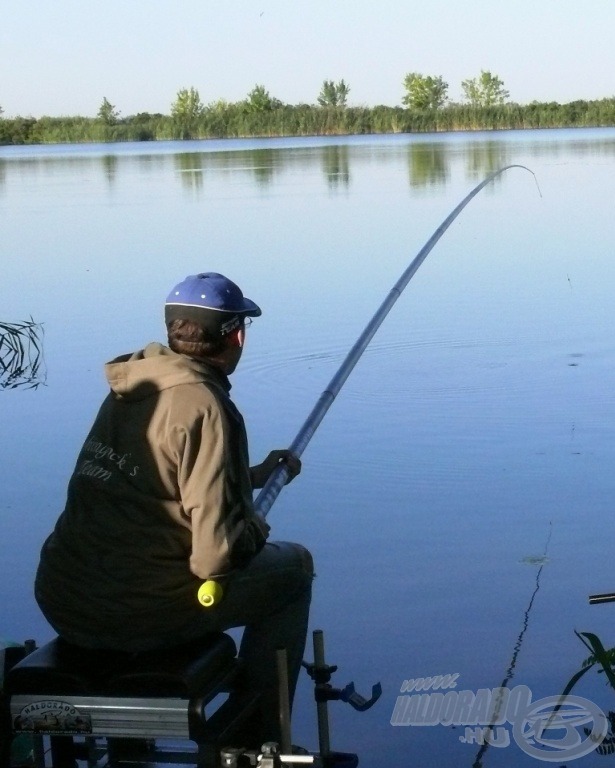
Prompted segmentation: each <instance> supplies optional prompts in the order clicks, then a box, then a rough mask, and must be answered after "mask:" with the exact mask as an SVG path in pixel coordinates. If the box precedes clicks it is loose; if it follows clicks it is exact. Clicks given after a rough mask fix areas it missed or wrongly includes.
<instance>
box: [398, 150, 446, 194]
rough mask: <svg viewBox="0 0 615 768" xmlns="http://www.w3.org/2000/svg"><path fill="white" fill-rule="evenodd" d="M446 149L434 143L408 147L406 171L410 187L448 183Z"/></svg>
mask: <svg viewBox="0 0 615 768" xmlns="http://www.w3.org/2000/svg"><path fill="white" fill-rule="evenodd" d="M447 154H448V151H447V148H446V145H445V144H441V143H439V142H438V143H436V142H427V141H425V142H417V143H411V144H409V145H408V171H409V174H410V186H411V187H433V186H440V185H444V184H445V183H446V182H447V181H448V176H449V168H448V164H447Z"/></svg>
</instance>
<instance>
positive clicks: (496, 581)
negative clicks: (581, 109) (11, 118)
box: [0, 129, 615, 768]
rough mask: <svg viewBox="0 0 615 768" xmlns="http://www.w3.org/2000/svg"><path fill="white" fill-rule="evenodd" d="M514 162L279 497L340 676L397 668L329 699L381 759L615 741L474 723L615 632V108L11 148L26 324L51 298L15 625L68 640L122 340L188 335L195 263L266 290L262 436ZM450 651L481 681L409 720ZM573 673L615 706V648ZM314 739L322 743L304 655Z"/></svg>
mask: <svg viewBox="0 0 615 768" xmlns="http://www.w3.org/2000/svg"><path fill="white" fill-rule="evenodd" d="M508 164H522V165H525V166H527V167H528V168H530V169H531V170H532V171H533V172H534V173H535V175H536V179H537V181H538V185H537V184H536V181H535V180H534V178H533V177H532V175H531V174H530V173H529V172H528V171H527V170H523V169H520V168H512V169H510V170H508V171H506V172H505V173H504V174H503V175H502V176H500V177H499V178H498V179H497V180H496V181H495V182H493V183H491V184H490V185H489V186H488V187H486V188H485V189H484V190H483V191H482V192H481V193H480V194H479V195H478V196H477V197H476V198H475V199H474V200H473V201H472V202H471V203H470V204H469V206H468V207H467V208H466V209H465V210H464V211H463V212H462V213H461V215H460V216H459V217H458V218H457V219H456V221H455V222H454V224H453V225H452V226H451V228H450V229H449V230H448V231H447V232H446V234H445V235H444V237H443V238H442V240H441V241H440V242H439V243H438V244H437V245H436V246H435V248H434V250H433V251H432V253H431V254H430V255H429V256H428V258H427V260H426V261H425V263H424V264H423V266H421V268H420V269H419V271H418V272H417V274H416V276H415V277H414V279H413V280H412V282H411V283H410V285H409V286H408V288H407V289H406V291H405V292H404V293H403V294H402V296H401V298H400V299H399V301H398V302H397V303H396V305H395V306H394V307H393V309H392V310H391V312H390V314H389V315H388V317H387V319H386V320H385V322H384V324H383V325H382V327H381V328H380V330H379V331H378V333H377V334H376V336H375V338H374V339H373V341H372V342H371V344H370V346H369V347H368V349H367V351H366V352H365V354H364V355H363V357H362V358H361V360H360V362H359V363H358V365H357V367H356V368H355V370H354V372H353V373H352V375H351V376H350V378H349V380H348V382H347V383H346V385H345V387H344V388H343V389H342V391H341V393H340V394H339V396H338V398H337V399H336V401H335V403H334V404H333V406H332V408H331V410H330V411H329V413H328V414H327V416H326V418H325V420H324V421H323V423H322V425H321V426H320V428H319V429H318V431H317V433H316V435H315V436H314V438H313V440H312V442H311V443H310V445H309V446H308V448H307V450H306V451H305V453H304V455H303V473H302V475H301V476H300V477H299V478H298V479H297V480H296V481H295V482H294V483H293V484H292V485H291V486H289V487H288V488H286V489H285V490H284V491H283V492H282V494H281V495H280V497H279V498H278V500H277V502H276V503H275V505H274V507H273V508H272V510H271V513H270V515H269V522H270V523H271V524H272V527H273V534H274V536H275V537H276V538H283V539H290V540H296V541H300V542H302V543H304V544H305V545H306V546H307V547H309V549H310V550H311V551H312V553H313V555H314V559H315V562H316V570H317V579H316V582H315V590H314V600H313V609H312V620H311V626H312V628H313V629H323V630H324V632H325V642H326V649H327V657H328V661H329V663H331V664H337V665H338V666H339V671H338V672H337V673H336V675H335V676H334V678H333V683H334V684H335V685H338V686H342V687H343V686H345V685H346V684H347V683H349V682H350V681H351V680H352V681H354V682H355V685H356V688H357V690H358V691H359V692H360V693H361V694H363V695H365V696H368V695H369V694H370V691H371V686H372V685H373V684H374V683H376V682H378V681H380V682H381V683H382V686H383V695H382V697H381V698H380V700H379V701H378V702H377V703H376V704H375V705H374V707H373V708H371V709H370V710H369V711H367V712H365V713H358V712H355V711H354V710H353V709H351V708H350V707H349V706H348V705H347V704H343V703H341V702H334V703H332V704H331V706H330V715H331V731H332V742H333V746H334V747H335V748H337V749H340V750H347V751H357V752H358V753H359V755H360V758H361V765H362V766H368V767H370V768H378V767H379V766H402V767H404V768H405V766H408V768H410V767H412V768H422V767H431V766H468V767H470V766H474V765H479V764H480V765H484V766H515V767H516V766H530V765H534V766H537V765H540V761H547V760H548V761H550V762H554V761H557V762H558V765H564V764H573V765H575V766H577V765H578V766H581V767H585V766H590V765H599V766H601V765H603V764H608V762H609V759H608V758H607V757H605V756H603V755H600V754H598V753H597V752H596V751H589V752H588V750H587V749H585V751H586V752H588V754H586V755H585V756H581V757H577V756H576V755H575V753H574V747H573V746H570V745H571V744H572V742H573V741H574V739H572V735H577V736H578V739H577V740H578V741H581V742H583V743H584V744H585V745H587V736H586V734H585V733H584V732H583V726H582V725H577V726H575V727H576V730H574V728H572V727H571V733H570V734H568V735H569V736H571V739H570V740H569V742H567V743H568V746H567V747H565V748H564V749H562V748H561V745H560V746H552V745H551V746H549V745H548V744H546V743H544V741H543V743H542V745H540V744H538V746H537V738H535V736H536V734H538V736H539V735H540V734H539V733H538V732H539V730H540V729H539V728H537V729H536V734H534V736H533V735H532V733H528V728H530V725H531V724H530V725H528V723H527V722H526V723H525V725H524V723H522V722H521V721H520V716H519V717H516V720H517V721H519V722H516V723H515V722H511V720H512V721H515V716H513V715H511V712H512V711H513V708H512V705H511V706H510V707H509V709H508V711H507V715H511V716H510V717H509V718H508V719H506V718H505V717H504V716H502V718H501V721H500V726H499V728H497V727H496V729H495V730H494V731H493V739H492V740H494V741H496V740H497V741H499V745H497V744H491V745H489V744H486V745H484V746H482V748H481V744H480V742H481V734H479V733H478V731H482V729H481V728H478V731H477V727H478V726H484V725H486V724H489V722H490V720H489V718H488V715H487V706H486V705H483V704H484V701H486V699H485V696H487V697H488V696H491V697H493V696H494V694H492V690H493V689H494V688H498V687H505V688H507V689H509V690H510V691H511V692H512V691H513V690H515V691H516V692H517V694H519V695H520V692H521V691H525V688H521V687H522V686H525V687H527V689H529V691H531V702H532V703H533V702H536V701H538V700H541V699H544V698H548V697H551V698H552V697H555V696H556V695H557V694H559V693H561V691H562V690H563V688H564V686H565V685H566V683H567V682H568V681H569V680H570V678H571V677H572V676H573V675H574V674H575V673H576V672H578V671H579V670H580V669H581V665H582V663H583V660H584V659H586V658H587V657H588V656H589V655H590V651H589V650H588V649H587V648H586V647H584V645H583V644H582V642H581V641H580V639H579V638H578V637H577V636H576V635H575V630H576V631H578V632H593V633H595V634H596V635H597V636H598V637H599V638H600V639H601V640H602V642H603V644H604V645H605V647H606V648H610V647H612V646H613V645H615V621H614V619H615V603H611V604H605V605H590V604H589V602H588V596H589V595H591V594H595V593H603V592H610V591H615V567H614V565H613V559H612V552H611V545H610V544H609V543H608V541H609V536H610V535H611V531H612V524H613V505H614V498H615V494H614V487H615V481H614V479H613V473H614V467H615V439H614V430H615V336H614V330H615V301H614V299H613V294H614V288H615V215H614V208H613V201H614V200H615V130H610V129H596V130H574V131H563V130H553V131H526V132H505V133H504V132H503V133H475V134H454V135H451V134H445V135H421V136H418V135H417V136H407V135H397V136H387V137H370V136H367V137H365V136H364V137H353V138H310V139H284V140H245V141H203V142H183V143H160V144H127V145H104V146H103V145H97V146H55V147H0V214H1V217H2V218H1V220H2V230H1V234H0V253H1V256H0V258H1V259H2V261H1V264H2V279H1V281H0V322H2V323H17V322H20V321H24V320H28V319H29V318H32V319H33V320H34V321H35V322H37V323H42V324H43V328H44V340H43V346H44V361H45V362H44V367H43V366H41V368H39V378H38V380H39V381H41V379H43V378H44V381H43V382H42V383H41V384H40V386H38V387H36V388H27V386H26V384H27V383H28V382H27V380H24V381H22V382H20V381H15V382H14V383H20V384H23V386H18V387H14V388H8V387H7V388H4V390H3V391H2V392H1V393H0V409H1V411H0V412H1V425H2V427H1V428H2V440H1V442H0V486H1V487H2V489H3V490H2V495H1V496H0V510H1V520H2V535H1V537H0V557H1V563H2V575H3V578H2V580H1V581H0V619H1V621H0V636H1V637H4V638H7V639H12V640H18V641H23V640H24V639H26V638H35V639H36V640H37V641H38V642H39V643H43V642H45V641H46V640H48V639H50V638H51V637H52V631H51V630H50V628H49V627H48V625H47V624H46V622H45V621H44V620H43V618H42V616H41V615H40V613H39V612H38V609H37V607H36V604H35V602H34V599H33V595H32V582H33V576H34V571H35V568H36V564H37V561H38V553H39V549H40V545H41V543H42V542H43V540H44V538H45V537H46V536H47V535H48V533H49V531H50V530H51V528H52V526H53V525H54V523H55V519H56V517H57V515H58V513H59V512H60V511H61V509H62V506H63V502H64V495H65V488H66V483H67V480H68V478H69V475H70V473H71V471H72V467H73V463H74V461H75V458H76V455H77V451H78V449H79V447H80V446H81V443H82V440H83V438H84V436H85V434H86V432H87V430H88V429H89V426H90V422H91V420H92V418H93V416H94V414H95V412H96V409H97V408H98V405H99V402H100V401H101V399H102V398H103V397H104V395H105V393H106V387H105V380H104V378H103V375H102V365H103V363H104V362H105V361H106V360H108V359H110V358H112V357H115V356H117V355H119V354H121V353H124V352H128V351H132V350H133V349H136V348H140V347H142V346H144V345H145V344H146V343H147V342H149V341H152V340H163V339H164V325H163V312H162V306H163V302H164V299H165V297H166V295H167V293H168V291H169V290H170V288H171V287H172V286H173V285H174V284H175V283H176V282H178V281H179V280H181V279H182V278H183V277H185V276H186V275H188V274H193V273H195V272H199V271H219V272H223V273H225V274H227V275H228V276H229V277H231V279H233V280H235V281H236V282H238V283H239V284H240V285H241V287H242V288H243V290H244V292H245V294H246V295H247V296H249V297H250V298H253V299H254V300H255V301H257V302H258V303H259V304H260V305H261V306H262V307H263V316H262V318H259V319H258V320H256V321H255V323H254V324H253V326H252V327H251V328H250V330H249V332H248V333H249V335H248V339H247V346H246V350H245V354H244V358H243V360H242V362H241V365H240V367H239V369H238V370H237V372H236V373H235V375H234V377H233V395H234V399H235V402H236V403H237V404H238V406H239V407H240V409H241V410H242V412H243V413H244V416H245V418H246V422H247V425H248V430H249V436H250V441H251V453H252V457H253V460H254V461H255V462H257V461H261V460H262V458H263V456H264V455H265V454H266V452H267V451H268V450H269V449H271V448H278V447H285V446H287V445H289V444H290V443H291V442H292V440H293V438H294V437H295V435H296V433H297V431H298V430H299V428H300V427H301V425H302V424H303V422H304V420H305V419H306V417H307V416H308V414H309V412H310V410H311V408H312V407H313V405H314V403H315V402H316V400H317V399H318V397H319V396H320V394H321V392H322V391H323V390H324V389H325V388H326V386H327V384H328V382H329V380H330V379H331V377H332V376H333V375H334V374H335V372H336V371H337V369H338V367H339V366H340V365H341V363H342V361H343V360H344V357H345V355H346V353H347V352H348V350H349V349H350V347H351V346H352V345H353V343H354V342H355V340H356V339H357V337H358V336H359V334H360V333H361V331H362V330H363V328H364V327H365V325H366V324H367V323H368V321H369V320H370V319H371V317H372V316H373V314H374V313H375V312H376V310H377V309H378V307H379V306H380V304H381V302H382V301H383V300H384V298H385V297H386V295H387V293H388V292H389V290H390V289H391V287H392V286H393V285H394V283H395V282H396V281H397V279H398V278H399V276H400V275H401V273H402V272H403V271H404V269H405V268H406V267H407V265H408V264H409V263H410V261H411V260H412V259H413V258H414V256H415V255H416V254H417V253H418V251H419V250H420V248H421V247H422V246H423V245H424V243H425V242H426V241H427V240H428V238H429V237H430V236H431V235H432V233H433V232H434V230H435V229H436V228H437V227H438V226H439V225H440V223H441V222H442V221H443V220H444V219H445V218H446V216H447V215H448V214H449V213H450V212H451V211H452V210H453V208H454V207H455V206H456V205H457V204H458V203H459V202H460V201H461V200H462V199H463V197H464V196H465V195H466V194H467V193H468V192H469V191H470V190H471V189H472V188H473V187H474V186H475V185H476V184H478V183H479V182H480V181H482V179H483V178H485V176H487V174H489V173H490V172H491V171H494V170H496V169H498V168H500V167H502V166H505V165H508ZM0 354H1V355H2V357H3V359H4V360H5V361H6V360H7V359H8V357H9V356H10V354H14V353H11V350H10V349H8V348H7V347H6V345H5V346H4V347H0ZM26 379H27V376H26ZM0 383H2V380H0ZM4 383H6V377H5V379H4ZM29 383H32V382H31V381H30V382H29ZM306 658H307V659H308V660H311V659H312V648H311V645H310V644H309V645H308V649H307V652H306ZM447 674H448V675H457V677H456V678H455V684H456V688H450V689H446V690H443V691H441V694H442V695H441V697H440V698H438V697H436V696H435V693H434V691H433V690H431V691H429V695H430V696H429V698H427V699H423V702H424V706H425V707H427V706H428V704H429V706H431V714H432V715H433V717H432V720H433V724H431V725H420V724H412V722H415V721H416V718H414V720H413V717H414V716H413V715H412V712H411V711H410V710H408V709H407V707H410V706H411V705H410V704H409V703H408V702H407V701H405V699H402V700H401V701H400V700H398V697H403V696H406V697H407V698H410V696H411V694H412V693H414V694H416V693H417V692H416V691H414V692H413V691H412V689H410V690H408V691H406V692H405V694H404V693H403V692H402V690H401V689H402V688H403V687H404V681H408V680H410V679H411V678H412V679H416V678H425V677H432V676H437V675H447ZM452 684H453V683H452V682H451V685H452ZM407 686H408V684H407V683H406V686H405V687H407ZM480 690H483V691H485V690H486V691H488V694H485V693H483V694H478V692H479V691H480ZM447 691H448V693H447ZM450 691H456V692H457V694H458V695H456V694H455V693H453V694H450ZM462 692H466V693H465V694H464V695H465V699H464V701H466V705H463V706H462V705H461V704H460V703H459V702H460V701H461V699H460V698H459V697H460V696H461V694H462ZM467 692H472V693H471V694H470V693H467ZM422 693H424V692H422ZM573 693H574V694H576V695H578V696H581V697H584V698H586V699H588V700H589V701H590V702H593V703H594V704H595V705H596V706H597V707H599V708H600V709H602V711H603V712H604V713H607V712H609V711H610V710H615V691H613V690H612V689H609V688H608V687H607V686H606V685H605V682H604V674H598V672H597V669H592V670H591V671H590V672H589V673H588V674H587V675H585V676H584V677H583V678H582V679H581V680H580V681H579V683H578V684H577V685H576V687H575V688H574V690H573ZM445 694H446V696H445ZM449 694H450V695H449ZM481 696H482V699H481V698H480V697H481ZM511 696H512V693H511ZM445 698H446V701H447V702H448V704H447V705H446V706H447V707H449V708H450V707H454V706H455V707H457V710H456V712H457V715H458V716H457V721H459V722H457V724H455V722H451V719H453V720H454V717H452V716H451V717H450V718H449V719H448V720H447V717H446V712H445V711H444V710H445V709H446V707H445V705H444V704H442V709H441V710H438V707H440V704H441V701H440V699H442V700H444V699H445ZM511 700H512V699H511ZM455 702H457V703H455ZM414 703H416V702H413V704H412V706H414ZM487 703H488V702H487ZM406 705H407V706H406ZM464 706H465V710H464V708H463V707H464ZM459 707H461V709H460V708H459ZM396 708H397V709H396ZM472 708H473V709H472ZM470 710H472V711H470ZM438 711H440V715H439V716H438ZM395 712H396V713H397V714H395V715H394V713H395ZM434 712H435V715H434ZM423 714H425V713H423ZM513 714H514V713H513ZM418 716H419V715H418V714H417V717H418ZM426 717H427V719H429V717H428V716H426ZM439 717H440V719H439ZM481 718H482V719H481ZM522 719H523V718H521V720H522ZM392 720H393V721H395V720H397V722H398V724H397V725H393V724H392ZM441 721H442V722H441ZM477 724H478V726H477ZM585 727H587V728H588V729H591V728H592V724H591V722H590V723H589V724H586V725H585ZM530 730H531V728H530ZM551 730H554V729H551ZM520 733H521V736H520V735H519V734H520ZM523 733H525V736H524V735H523ZM565 736H566V733H565V729H560V732H559V733H555V732H553V733H550V734H549V738H551V739H558V738H559V739H561V738H562V737H565ZM293 741H294V742H296V743H299V744H303V745H305V746H307V747H309V748H311V749H316V748H317V744H318V743H317V737H316V718H315V709H314V705H313V702H312V688H311V683H310V681H309V680H308V678H307V676H305V677H304V678H303V679H302V681H301V685H300V689H299V691H298V695H297V700H296V713H295V718H294V725H293ZM532 749H534V750H535V753H533V752H532ZM578 750H580V751H583V749H582V748H581V747H579V748H578ZM590 750H591V745H590Z"/></svg>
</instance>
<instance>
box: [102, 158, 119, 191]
mask: <svg viewBox="0 0 615 768" xmlns="http://www.w3.org/2000/svg"><path fill="white" fill-rule="evenodd" d="M101 162H102V166H103V169H104V173H105V176H106V178H107V181H108V182H109V183H110V184H112V183H113V182H114V181H115V177H116V174H117V165H118V159H117V155H104V157H102V158H101Z"/></svg>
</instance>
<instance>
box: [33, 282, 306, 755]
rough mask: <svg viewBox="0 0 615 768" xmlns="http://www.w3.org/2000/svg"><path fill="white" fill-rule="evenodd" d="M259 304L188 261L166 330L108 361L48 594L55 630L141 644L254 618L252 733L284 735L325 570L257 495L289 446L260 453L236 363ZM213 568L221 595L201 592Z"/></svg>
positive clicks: (78, 637) (257, 740) (245, 643)
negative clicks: (281, 716) (282, 724)
mask: <svg viewBox="0 0 615 768" xmlns="http://www.w3.org/2000/svg"><path fill="white" fill-rule="evenodd" d="M260 314H261V310H260V308H259V307H258V306H257V305H256V304H255V303H254V302H253V301H251V300H250V299H247V298H245V297H244V296H243V293H242V292H241V290H240V289H239V287H238V286H237V285H235V283H233V282H232V281H231V280H229V279H228V278H226V277H224V276H223V275H220V274H217V273H213V272H209V273H204V274H198V275H193V276H190V277H187V278H186V279H185V280H184V281H182V282H181V283H179V284H178V285H177V286H175V288H173V290H172V291H171V293H170V294H169V296H168V298H167V301H166V305H165V319H166V326H167V333H168V346H164V345H163V344H160V343H156V342H154V343H151V344H149V345H148V346H146V347H145V348H144V349H142V350H139V351H137V352H134V353H133V354H127V355H123V356H121V357H118V358H117V359H115V360H113V361H112V362H110V363H108V364H107V365H106V366H105V372H106V376H107V380H108V382H109V386H110V392H109V394H108V395H107V397H106V398H105V400H104V402H103V403H102V406H101V408H100V410H99V412H98V415H97V416H96V419H95V421H94V424H93V426H92V428H91V430H90V432H89V434H88V436H87V438H86V440H85V443H84V445H83V448H82V449H81V452H80V454H79V457H78V459H77V464H76V467H75V470H74V473H73V475H72V477H71V479H70V483H69V486H68V494H67V501H66V506H65V508H64V511H63V512H62V514H61V515H60V517H59V519H58V521H57V524H56V526H55V529H54V531H53V532H52V534H51V535H50V536H49V538H48V539H47V541H46V542H45V544H44V545H43V548H42V552H41V559H40V564H39V568H38V572H37V577H36V587H35V591H36V599H37V601H38V603H39V606H40V608H41V610H42V611H43V613H44V615H45V617H46V618H47V620H48V621H49V623H50V624H51V625H52V627H53V628H54V629H55V630H56V631H57V633H58V634H59V635H60V636H61V637H62V638H64V639H65V640H67V641H68V642H70V643H73V644H75V645H78V646H82V647H85V648H105V649H122V650H127V651H136V652H138V651H143V650H150V649H159V648H166V647H172V646H174V645H178V644H181V643H183V642H186V641H191V640H195V639H198V638H199V637H204V636H205V635H206V634H207V633H210V632H212V631H219V630H226V629H229V628H230V627H245V630H244V633H243V638H242V642H241V647H240V656H241V657H243V659H244V660H245V663H246V671H247V680H248V682H249V684H250V685H251V686H254V687H255V688H258V689H259V690H261V691H262V692H263V705H262V706H261V707H260V708H259V717H258V718H256V719H255V721H254V722H253V723H251V724H250V728H249V730H248V731H247V732H246V733H245V734H243V742H242V745H243V746H247V747H257V746H259V745H260V744H261V743H262V742H263V741H268V740H272V741H279V740H280V733H279V724H278V716H277V690H276V649H277V648H282V647H283V648H286V649H287V652H288V661H289V677H290V689H291V690H290V694H291V701H292V695H293V693H294V688H295V685H296V681H297V676H298V674H299V670H300V665H301V659H302V656H303V651H304V646H305V640H306V633H307V622H308V613H309V606H310V597H311V585H312V578H313V566H312V559H311V556H310V554H309V552H308V551H307V550H306V549H304V548H303V547H302V546H300V545H298V544H291V543H289V542H272V543H270V542H268V541H267V538H268V534H269V526H268V525H267V523H266V522H265V521H264V519H263V518H261V517H260V516H259V515H257V514H256V513H255V511H254V505H253V493H252V492H253V489H254V488H261V487H262V486H263V485H264V483H265V482H266V480H267V478H268V477H269V476H270V474H271V473H272V472H273V470H274V469H275V468H276V467H277V466H278V464H279V463H280V462H286V464H287V466H288V469H289V474H290V478H292V477H294V476H296V474H298V472H299V471H300V462H299V460H298V459H297V458H296V457H294V456H293V455H291V454H290V453H289V452H288V451H283V450H280V451H272V452H271V453H270V454H269V455H268V456H267V458H266V459H265V461H264V462H263V463H262V464H258V465H256V466H252V467H250V466H249V462H248V445H247V439H246V431H245V427H244V423H243V419H242V417H241V414H240V413H239V411H238V410H237V408H236V407H235V405H234V404H233V402H232V401H231V399H230V396H229V391H230V383H229V380H228V376H229V375H230V374H232V373H233V371H234V370H235V368H236V366H237V364H238V363H239V361H240V358H241V355H242V351H243V347H244V343H245V340H246V326H247V322H248V321H249V318H251V317H258V316H259V315H260ZM209 578H215V579H216V580H217V581H219V582H221V583H222V584H223V587H224V598H223V599H222V600H221V601H219V602H218V603H216V604H215V605H214V606H213V607H211V608H203V606H201V605H200V604H199V602H198V600H197V592H198V589H199V587H200V585H201V584H202V583H203V581H204V580H206V579H209Z"/></svg>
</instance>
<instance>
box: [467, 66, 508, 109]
mask: <svg viewBox="0 0 615 768" xmlns="http://www.w3.org/2000/svg"><path fill="white" fill-rule="evenodd" d="M461 87H462V89H463V93H464V96H465V98H466V100H467V101H469V102H470V106H472V107H493V106H498V105H500V104H504V103H505V102H506V101H507V99H508V97H509V95H510V94H509V93H508V91H507V90H505V89H504V81H503V80H500V78H499V77H498V76H497V75H492V74H491V72H486V71H485V70H482V69H481V72H480V77H475V78H474V79H472V80H464V81H463V82H462V83H461Z"/></svg>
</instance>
